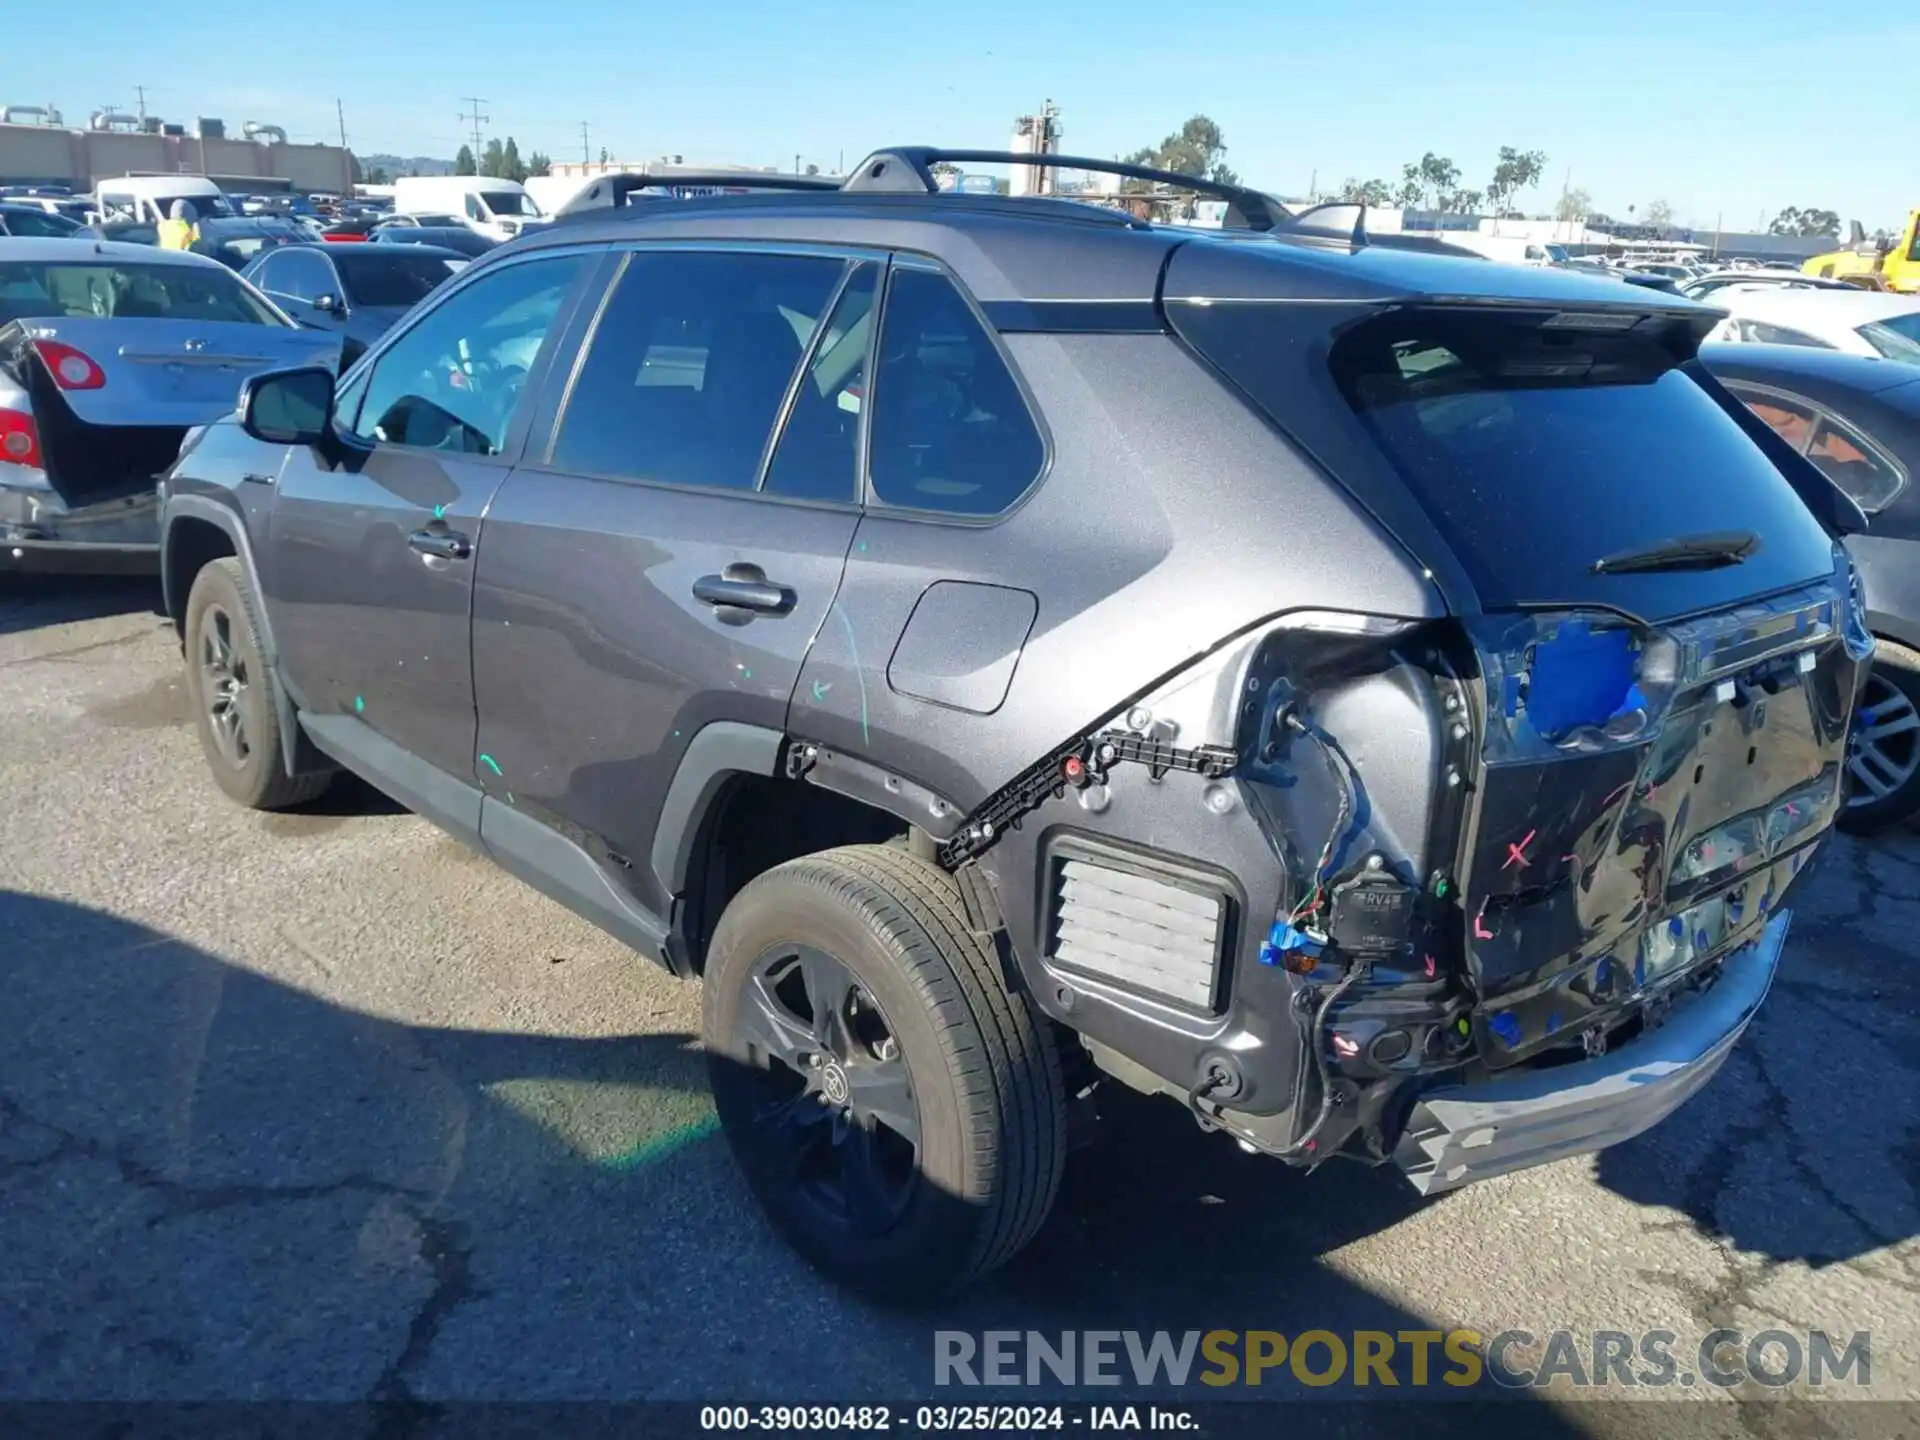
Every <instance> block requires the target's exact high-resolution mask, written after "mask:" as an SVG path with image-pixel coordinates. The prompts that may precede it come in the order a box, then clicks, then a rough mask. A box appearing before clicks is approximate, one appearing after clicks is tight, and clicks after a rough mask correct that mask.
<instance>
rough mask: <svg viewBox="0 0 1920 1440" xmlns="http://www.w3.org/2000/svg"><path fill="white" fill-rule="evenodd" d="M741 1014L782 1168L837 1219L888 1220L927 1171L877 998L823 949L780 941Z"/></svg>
mask: <svg viewBox="0 0 1920 1440" xmlns="http://www.w3.org/2000/svg"><path fill="white" fill-rule="evenodd" d="M735 1024H736V1028H737V1031H738V1037H737V1038H738V1039H739V1040H740V1041H742V1042H743V1044H742V1048H743V1049H744V1051H745V1052H746V1054H747V1056H748V1058H749V1059H750V1060H751V1061H752V1062H753V1076H754V1090H755V1100H756V1106H755V1110H754V1114H753V1121H752V1123H753V1127H754V1130H755V1133H756V1135H757V1136H758V1137H760V1138H761V1139H762V1140H763V1142H764V1144H765V1146H766V1152H767V1154H768V1156H769V1159H770V1160H771V1161H772V1162H773V1164H774V1165H775V1166H776V1167H777V1171H776V1174H775V1177H774V1178H775V1179H777V1180H778V1181H779V1182H780V1183H781V1185H782V1187H783V1188H785V1189H787V1190H789V1192H790V1193H791V1195H792V1198H793V1200H794V1202H795V1203H796V1204H797V1205H799V1206H800V1207H802V1208H804V1209H806V1210H808V1211H811V1212H812V1213H813V1214H814V1216H815V1217H816V1218H817V1219H818V1220H819V1221H821V1222H823V1223H825V1224H826V1225H827V1226H828V1227H830V1228H833V1229H837V1230H843V1231H850V1232H852V1233H854V1234H858V1235H863V1236H869V1237H871V1236H877V1235H882V1234H885V1233H886V1232H887V1231H889V1230H891V1229H892V1228H893V1227H894V1226H895V1225H896V1224H898V1223H899V1221H900V1218H901V1216H902V1215H903V1214H904V1213H905V1212H906V1209H907V1206H908V1204H909V1202H910V1201H911V1200H912V1198H913V1190H914V1186H915V1184H916V1178H917V1176H918V1174H919V1168H920V1167H919V1156H920V1109H919V1106H918V1104H917V1103H916V1102H915V1100H914V1095H913V1082H912V1079H911V1077H910V1076H909V1075H908V1074H907V1062H906V1059H905V1057H904V1056H903V1055H902V1054H901V1051H900V1042H899V1041H898V1040H897V1039H896V1038H895V1036H894V1033H893V1028H892V1026H891V1025H890V1024H888V1022H887V1018H886V1016H885V1015H884V1014H883V1013H882V1012H881V1010H880V1007H879V1005H878V1004H877V1003H876V1002H875V1001H874V999H873V997H872V996H871V995H870V994H868V993H867V992H866V990H865V989H864V988H862V986H861V985H860V982H859V981H857V980H856V979H855V978H854V976H853V973H852V972H851V971H849V970H848V969H847V967H846V966H845V965H843V964H841V963H840V962H839V961H838V960H836V959H834V958H833V957H832V956H831V955H828V954H827V953H826V952H825V951H822V950H816V949H814V948H812V947H811V946H805V945H783V946H780V947H778V948H776V949H773V950H770V951H768V952H767V953H766V954H765V955H762V956H761V957H760V959H759V960H758V961H757V962H756V963H755V964H754V966H753V969H752V971H751V972H750V973H749V975H748V978H747V986H746V994H745V995H744V996H743V997H742V1000H741V1005H740V1011H739V1018H738V1020H737V1021H736V1022H735Z"/></svg>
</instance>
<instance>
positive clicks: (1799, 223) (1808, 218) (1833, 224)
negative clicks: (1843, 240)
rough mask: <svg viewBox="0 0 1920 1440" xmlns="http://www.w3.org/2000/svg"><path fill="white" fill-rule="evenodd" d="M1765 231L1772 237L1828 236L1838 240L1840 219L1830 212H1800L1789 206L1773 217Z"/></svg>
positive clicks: (1798, 209)
mask: <svg viewBox="0 0 1920 1440" xmlns="http://www.w3.org/2000/svg"><path fill="white" fill-rule="evenodd" d="M1767 230H1768V233H1770V234H1773V235H1805V236H1808V237H1815V238H1817V237H1821V236H1829V237H1832V238H1834V239H1838V238H1839V235H1840V217H1839V216H1838V215H1836V214H1834V212H1833V211H1831V210H1802V209H1800V208H1799V207H1798V206H1794V205H1789V206H1788V207H1787V208H1786V209H1784V210H1782V211H1781V212H1780V213H1779V214H1778V215H1776V216H1774V217H1773V223H1772V224H1771V225H1769V226H1768V227H1767Z"/></svg>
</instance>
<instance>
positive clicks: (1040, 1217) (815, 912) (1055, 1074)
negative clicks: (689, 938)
mask: <svg viewBox="0 0 1920 1440" xmlns="http://www.w3.org/2000/svg"><path fill="white" fill-rule="evenodd" d="M842 977H844V978H842ZM816 996H821V997H824V999H825V1002H826V1003H825V1004H824V1005H822V1006H820V1007H816V1006H815V1005H814V1004H813V1001H814V999H815V997H816ZM843 1001H844V1003H843ZM770 1016H772V1017H774V1018H773V1019H772V1020H771V1021H770V1020H769V1017H770ZM701 1028H702V1036H703V1039H704V1042H705V1045H706V1049H707V1063H708V1071H709V1074H710V1077H711V1080H712V1085H713V1093H714V1102H715V1106H716V1108H717V1109H718V1110H719V1113H720V1123H721V1126H722V1128H723V1129H724V1131H725V1133H726V1136H727V1141H728V1143H729V1145H730V1146H731V1147H732V1149H733V1153H734V1157H735V1159H736V1160H737V1161H738V1162H739V1164H740V1168H741V1170H742V1171H743V1172H744V1174H745V1176H746V1179H747V1183H748V1185H749V1186H750V1187H751V1188H752V1190H753V1192H754V1194H755V1196H756V1198H757V1199H758V1200H759V1202H760V1204H761V1205H762V1206H763V1207H764V1208H765V1210H766V1212H767V1214H768V1216H769V1218H770V1219H771V1220H772V1222H773V1224H774V1226H775V1228H776V1229H777V1230H779V1231H780V1233H781V1234H782V1235H783V1236H784V1237H785V1238H786V1239H787V1241H788V1242H789V1243H790V1244H791V1245H792V1246H793V1247H794V1249H796V1250H797V1251H799V1252H800V1254H801V1255H802V1256H804V1257H805V1258H806V1259H807V1260H808V1261H809V1262H810V1263H812V1264H813V1265H814V1266H816V1267H817V1268H818V1269H820V1270H821V1271H823V1272H824V1273H826V1274H827V1275H829V1276H830V1277H832V1278H833V1279H835V1280H837V1281H839V1282H840V1283H842V1284H845V1285H847V1286H849V1287H850V1288H853V1289H855V1290H858V1291H861V1292H862V1293H865V1294H868V1295H871V1296H875V1297H877V1298H881V1299H891V1300H900V1299H907V1298H913V1299H931V1298H934V1297H936V1296H939V1295H943V1294H947V1293H950V1292H952V1291H954V1290H957V1289H959V1288H960V1287H962V1286H964V1285H965V1284H966V1283H967V1282H968V1281H970V1280H972V1279H974V1278H975V1277H976V1276H979V1275H981V1274H983V1273H985V1272H986V1271H988V1270H991V1269H993V1268H994V1267H996V1266H998V1265H1000V1264H1002V1263H1004V1262H1005V1261H1006V1260H1008V1259H1009V1258H1011V1257H1012V1256H1013V1255H1014V1254H1015V1253H1016V1252H1017V1251H1018V1250H1019V1249H1020V1248H1021V1247H1022V1246H1023V1245H1025V1244H1026V1243H1027V1241H1028V1240H1030V1239H1031V1238H1032V1237H1033V1235H1034V1232H1035V1231H1037V1230H1038V1229H1039V1228H1040V1225H1041V1222H1042V1221H1044V1220H1045V1219H1046V1216H1047V1212H1048V1210H1049V1209H1050V1208H1051V1207H1052V1204H1053V1199H1054V1195H1055V1193H1056V1191H1057V1190H1058V1188H1059V1183H1060V1172H1061V1165H1062V1161H1063V1158H1064V1155H1065V1152H1066V1092H1065V1087H1064V1084H1063V1082H1062V1080H1061V1073H1060V1063H1059V1057H1058V1056H1057V1055H1056V1053H1055V1052H1054V1049H1053V1043H1052V1038H1051V1036H1050V1034H1049V1033H1048V1032H1047V1030H1046V1029H1045V1028H1044V1027H1043V1026H1041V1025H1040V1024H1039V1023H1037V1022H1036V1019H1035V1016H1034V1014H1033V1012H1032V1011H1031V1010H1030V1009H1029V1008H1028V1006H1027V1004H1026V1002H1025V1000H1024V999H1023V998H1022V997H1021V996H1019V995H1018V994H1016V993H1014V992H1013V991H1012V989H1011V988H1010V987H1009V985H1008V984H1007V981H1006V979H1005V977H1004V976H1003V974H1002V970H1001V964H1000V958H999V955H998V953H997V951H996V949H995V947H994V946H993V944H992V942H991V941H990V940H989V939H988V938H987V937H985V936H981V935H979V934H976V933H975V932H973V931H971V930H969V929H968V928H967V921H966V915H965V912H964V910H963V908H962V905H961V901H960V894H959V891H958V889H957V888H956V887H955V885H954V883H953V880H952V878H951V877H950V876H948V875H947V874H946V873H945V872H944V871H942V870H941V869H940V868H939V867H938V866H936V865H934V864H932V863H931V862H929V861H926V860H924V859H920V858H918V857H916V856H913V855H910V854H907V853H905V852H904V851H902V850H899V849H897V848H894V847H891V846H877V845H861V846H848V847H845V848H843V849H838V850H829V851H825V852H823V853H821V854H818V855H809V856H803V857H802V858H800V859H798V860H793V861H789V862H788V863H787V864H785V865H781V866H778V867H776V868H775V869H773V870H770V871H768V872H767V873H766V874H764V875H761V876H759V877H758V878H757V879H755V880H754V881H753V882H752V883H750V884H749V885H747V886H746V887H745V888H744V889H743V890H742V891H741V892H740V893H739V894H738V895H737V896H735V897H734V900H733V902H732V903H731V904H730V905H728V907H727V909H726V913H725V914H724V915H723V916H722V917H721V919H720V924H719V927H718V930H717V931H716V933H715V935H714V940H713V944H712V947H711V949H710V951H709V955H708V960H707V969H706V975H705V995H704V999H703V1015H702V1027H701ZM816 1057H817V1058H818V1060H819V1062H821V1063H812V1062H814V1060H815V1059H816ZM890 1067H891V1070H897V1071H900V1072H903V1075H904V1084H903V1083H902V1082H901V1080H900V1079H899V1078H889V1074H890ZM843 1097H844V1103H843ZM883 1116H885V1117H886V1118H882V1117H883ZM909 1130H911V1131H913V1132H914V1133H913V1134H912V1135H911V1136H909V1135H908V1134H907V1132H908V1131H909ZM876 1176H877V1177H878V1183H876V1182H875V1177H876Z"/></svg>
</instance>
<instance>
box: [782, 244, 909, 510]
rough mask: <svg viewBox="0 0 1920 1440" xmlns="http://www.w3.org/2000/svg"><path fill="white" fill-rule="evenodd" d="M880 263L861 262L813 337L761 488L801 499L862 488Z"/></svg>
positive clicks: (841, 495)
mask: <svg viewBox="0 0 1920 1440" xmlns="http://www.w3.org/2000/svg"><path fill="white" fill-rule="evenodd" d="M879 280H880V267H879V266H878V265H871V264H861V265H859V266H857V267H856V268H855V270H854V272H853V275H852V276H851V278H849V280H848V281H847V286H846V289H844V290H842V291H841V292H840V300H839V303H838V304H836V305H835V306H834V307H833V314H832V315H831V316H829V317H828V319H827V323H826V326H825V328H824V329H823V330H822V331H821V333H820V336H819V338H818V339H817V340H816V341H815V342H814V351H813V359H812V361H811V362H810V363H809V364H808V366H807V374H806V378H805V379H803V380H802V381H801V382H800V386H799V389H798V390H797V391H796V392H795V394H794V397H793V408H792V410H790V411H789V412H788V414H787V421H786V424H785V425H784V426H782V427H781V430H780V440H779V443H778V444H776V445H775V446H774V451H773V463H772V465H771V466H770V467H769V468H768V470H767V478H766V482H765V484H764V485H763V486H762V487H761V488H762V489H763V490H765V491H766V492H767V493H769V494H773V495H791V496H793V497H795V498H796V499H801V500H854V499H857V498H858V497H859V493H860V472H859V464H860V412H861V408H862V406H863V404H864V402H865V400H866V394H867V348H868V343H869V342H870V341H871V340H872V338H873V301H874V296H875V294H876V293H877V292H878V289H879Z"/></svg>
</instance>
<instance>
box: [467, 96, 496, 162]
mask: <svg viewBox="0 0 1920 1440" xmlns="http://www.w3.org/2000/svg"><path fill="white" fill-rule="evenodd" d="M464 98H465V100H466V102H467V104H468V105H470V106H472V107H473V108H472V109H470V110H463V111H461V112H460V118H461V119H462V120H466V121H470V122H471V123H472V125H473V168H474V169H475V170H476V171H477V170H478V169H479V168H480V127H481V126H482V125H491V124H492V123H493V117H492V116H491V115H482V114H481V113H480V107H481V106H482V105H484V104H486V103H487V102H486V101H485V100H483V99H481V98H480V97H479V96H478V95H468V96H465V97H464Z"/></svg>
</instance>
